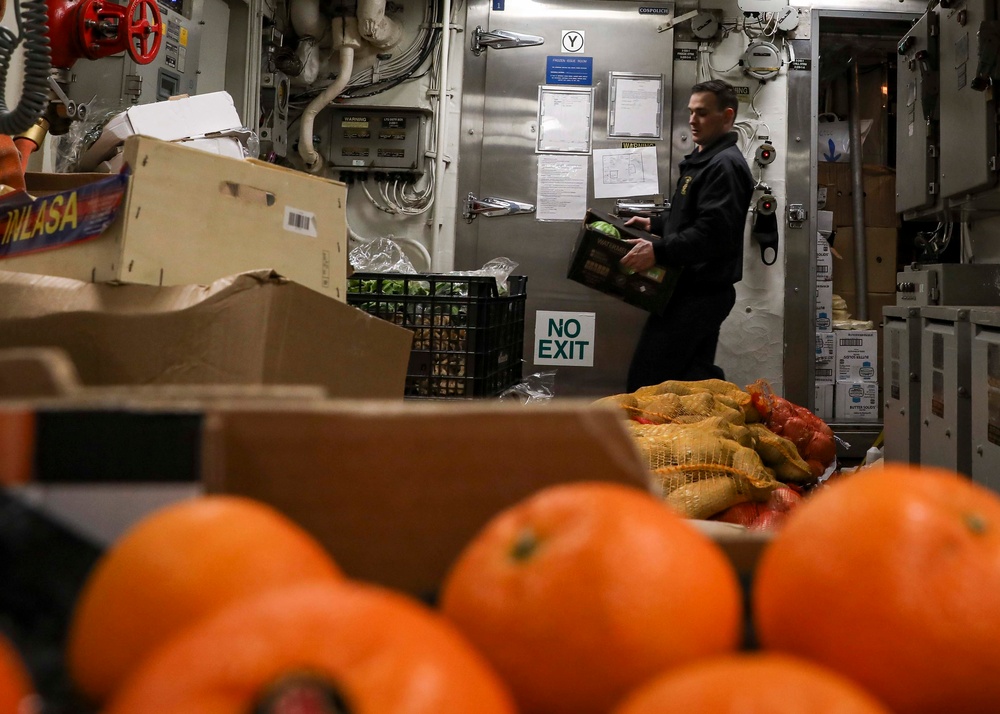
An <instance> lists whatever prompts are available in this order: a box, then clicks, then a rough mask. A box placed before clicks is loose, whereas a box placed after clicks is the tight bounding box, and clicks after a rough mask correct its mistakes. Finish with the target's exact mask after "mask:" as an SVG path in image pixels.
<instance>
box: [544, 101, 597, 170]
mask: <svg viewBox="0 0 1000 714" xmlns="http://www.w3.org/2000/svg"><path fill="white" fill-rule="evenodd" d="M538 100H539V112H538V117H539V129H538V145H537V146H536V149H537V150H538V151H553V152H563V153H577V154H586V153H590V130H591V125H592V121H591V118H592V115H593V111H594V95H593V90H591V89H590V88H588V89H587V90H586V91H580V90H579V89H574V90H573V91H570V90H568V89H561V90H560V89H552V88H550V87H541V88H540V90H539V97H538Z"/></svg>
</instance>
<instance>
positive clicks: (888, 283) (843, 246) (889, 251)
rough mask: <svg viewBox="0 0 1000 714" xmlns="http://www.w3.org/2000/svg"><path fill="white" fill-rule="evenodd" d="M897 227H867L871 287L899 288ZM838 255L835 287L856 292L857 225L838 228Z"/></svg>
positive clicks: (881, 290)
mask: <svg viewBox="0 0 1000 714" xmlns="http://www.w3.org/2000/svg"><path fill="white" fill-rule="evenodd" d="M897 240H898V234H897V231H896V229H895V228H868V227H866V228H865V258H866V263H867V266H866V277H867V279H868V291H869V292H873V293H891V292H895V291H896V272H897V266H896V242H897ZM833 248H834V250H836V252H837V256H835V257H834V260H833V291H834V292H835V293H838V294H840V295H843V294H845V293H856V292H857V285H856V282H857V281H856V277H855V274H854V273H855V270H854V265H855V262H854V229H852V228H844V227H841V228H838V229H837V237H836V239H835V240H834V242H833Z"/></svg>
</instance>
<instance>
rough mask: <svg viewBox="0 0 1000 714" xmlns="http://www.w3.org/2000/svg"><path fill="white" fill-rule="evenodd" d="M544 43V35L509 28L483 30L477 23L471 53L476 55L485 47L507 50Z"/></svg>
mask: <svg viewBox="0 0 1000 714" xmlns="http://www.w3.org/2000/svg"><path fill="white" fill-rule="evenodd" d="M544 43H545V38H544V37H539V36H538V35H525V34H521V33H519V32H510V31H509V30H484V29H483V28H482V26H481V25H478V26H477V27H476V29H475V30H474V31H473V33H472V54H474V55H476V56H477V57H478V56H479V55H481V54H482V53H483V50H485V49H486V48H487V47H489V48H490V49H494V50H508V49H510V48H512V47H533V46H535V45H541V44H544Z"/></svg>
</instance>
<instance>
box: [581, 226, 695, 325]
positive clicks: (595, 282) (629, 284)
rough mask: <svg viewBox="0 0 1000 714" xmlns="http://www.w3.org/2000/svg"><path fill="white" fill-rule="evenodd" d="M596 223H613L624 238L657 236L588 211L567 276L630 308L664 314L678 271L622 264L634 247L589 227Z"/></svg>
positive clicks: (675, 269)
mask: <svg viewBox="0 0 1000 714" xmlns="http://www.w3.org/2000/svg"><path fill="white" fill-rule="evenodd" d="M594 221H605V222H606V223H610V224H611V225H613V226H614V227H615V228H617V229H618V232H619V233H620V234H621V236H622V238H644V239H645V240H656V236H654V235H652V234H650V233H646V232H645V231H641V230H638V229H636V228H632V227H628V228H626V227H625V222H624V221H622V220H621V219H619V218H617V217H615V216H611V215H608V214H604V213H600V212H599V211H592V210H591V211H587V215H586V216H585V217H584V220H583V224H582V225H581V226H580V235H579V236H578V238H577V241H576V246H575V247H574V249H573V259H572V260H571V261H570V265H569V271H568V273H567V276H566V277H568V278H569V279H570V280H574V281H576V282H578V283H581V284H583V285H586V286H587V287H588V288H593V289H594V290H599V291H600V292H602V293H605V294H607V295H611V296H613V297H616V298H619V299H620V300H624V301H625V302H627V303H628V304H629V305H635V306H636V307H639V308H642V309H643V310H648V311H649V312H652V313H656V314H662V313H663V310H664V309H665V308H666V306H667V303H668V302H669V301H670V296H671V295H672V294H673V291H674V286H676V284H677V279H678V277H679V276H680V270H679V269H677V268H666V267H663V266H660V265H656V266H653V267H652V268H650V269H649V270H646V271H644V272H642V273H637V272H635V271H634V270H630V269H628V268H623V267H621V265H619V264H618V261H620V260H621V259H622V258H624V257H625V255H626V254H627V253H628V252H629V251H630V250H632V244H631V243H626V242H625V241H624V240H622V239H618V238H615V237H614V236H610V235H608V234H606V233H601V232H600V231H595V230H592V229H590V228H588V227H587V225H588V224H590V223H593V222H594Z"/></svg>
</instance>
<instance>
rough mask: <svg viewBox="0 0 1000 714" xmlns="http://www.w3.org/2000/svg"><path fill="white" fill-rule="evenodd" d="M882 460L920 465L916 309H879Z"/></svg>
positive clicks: (917, 311) (918, 360)
mask: <svg viewBox="0 0 1000 714" xmlns="http://www.w3.org/2000/svg"><path fill="white" fill-rule="evenodd" d="M882 320H883V324H882V339H883V346H882V355H883V358H882V385H883V387H882V389H883V394H884V396H885V402H884V403H883V405H882V406H883V410H882V418H883V428H884V429H885V460H886V461H902V462H908V463H919V462H920V421H919V419H918V417H919V416H920V327H921V325H920V310H918V309H917V308H915V307H898V306H893V305H887V306H886V307H884V308H882Z"/></svg>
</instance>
